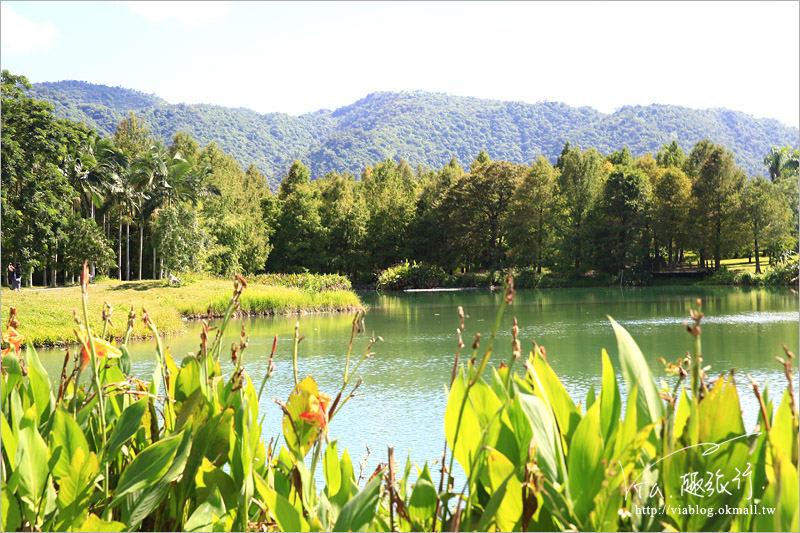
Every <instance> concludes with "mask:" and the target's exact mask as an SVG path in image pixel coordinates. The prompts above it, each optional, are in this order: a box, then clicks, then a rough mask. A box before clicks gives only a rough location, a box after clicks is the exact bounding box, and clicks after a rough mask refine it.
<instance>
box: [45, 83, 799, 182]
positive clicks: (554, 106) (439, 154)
mask: <svg viewBox="0 0 800 533" xmlns="http://www.w3.org/2000/svg"><path fill="white" fill-rule="evenodd" d="M31 95H32V96H34V97H36V98H40V99H43V100H47V101H49V102H51V103H52V104H53V105H54V111H55V114H56V115H57V116H58V117H61V118H68V119H70V120H74V121H77V122H84V123H86V124H87V125H89V126H91V127H93V128H95V129H96V130H97V131H98V132H100V133H101V134H104V135H110V134H112V133H113V131H114V129H115V128H116V124H118V123H119V121H120V120H122V119H123V118H124V117H125V116H127V114H128V112H129V111H131V110H132V111H134V112H135V113H136V114H137V115H138V116H140V117H141V118H143V119H144V121H145V123H146V124H147V126H148V127H149V128H150V131H151V132H152V133H153V134H154V135H156V136H157V137H160V138H161V139H163V140H164V141H166V142H169V140H171V138H172V136H173V135H174V134H175V133H176V132H179V131H182V132H186V133H188V134H190V135H191V136H192V137H194V138H195V139H196V140H197V141H198V142H199V143H201V144H202V145H205V144H207V143H209V142H212V141H214V142H216V143H217V144H218V145H220V146H221V147H222V148H223V149H224V150H225V151H226V152H228V153H230V154H231V155H233V156H234V157H235V158H236V159H237V161H239V163H240V164H241V165H242V166H243V167H247V166H248V165H249V164H251V163H255V164H256V165H257V166H258V167H259V168H260V169H261V170H262V172H264V174H265V175H266V176H267V177H268V179H269V182H270V185H271V186H272V187H273V189H274V188H275V186H276V185H277V184H278V183H279V182H280V180H281V178H282V176H283V175H284V174H285V173H286V171H287V170H288V168H289V166H290V165H291V162H292V160H293V159H300V160H301V161H303V162H304V163H305V164H307V165H309V166H310V167H311V171H312V176H313V177H315V178H317V177H320V176H323V175H325V174H326V173H327V172H330V171H333V170H336V171H340V172H341V171H345V170H347V171H350V172H352V173H354V174H356V175H359V174H360V173H361V171H362V170H363V168H364V167H365V166H366V165H367V164H374V163H376V162H377V161H380V160H383V159H386V158H394V159H400V158H405V159H406V160H407V161H409V163H410V164H411V165H412V166H416V165H422V166H424V167H428V168H438V167H441V166H442V165H444V164H446V163H447V162H448V161H449V160H450V158H451V157H453V156H455V157H457V158H458V160H459V161H460V162H461V163H462V164H464V165H465V166H466V165H467V164H468V163H469V162H470V161H472V159H474V157H475V156H476V155H477V154H478V152H480V150H481V149H485V150H486V151H487V152H488V153H489V155H490V156H491V157H492V158H493V159H504V160H509V161H513V162H517V163H531V162H532V161H533V160H534V159H535V158H536V157H538V156H539V155H544V156H545V157H547V158H548V159H550V160H551V161H555V159H556V158H557V157H558V154H559V153H560V151H561V148H562V147H563V146H564V143H565V142H566V141H567V140H569V141H570V142H571V143H573V144H577V145H578V146H580V147H581V148H589V147H596V148H597V149H598V150H600V152H601V153H603V154H608V153H610V152H612V151H614V150H618V149H620V148H621V147H622V146H627V147H628V149H629V150H630V151H631V153H632V154H634V155H642V154H644V153H646V152H652V153H654V152H656V151H658V149H659V148H660V147H661V146H662V145H664V144H668V143H669V142H671V141H672V140H673V139H677V140H678V143H679V144H680V145H681V147H682V148H683V149H684V151H686V152H687V153H688V151H689V150H691V148H692V146H693V145H694V144H695V143H696V142H697V141H699V140H701V139H705V138H708V139H711V140H712V141H713V142H715V143H719V144H722V145H724V146H726V147H727V148H730V149H731V150H732V151H733V152H734V153H735V154H736V159H737V162H738V164H739V165H740V166H741V167H742V168H743V169H744V170H745V171H746V172H747V173H748V174H750V175H758V174H762V175H763V174H764V173H765V169H764V166H763V163H762V161H763V159H764V156H765V155H766V153H767V152H768V151H769V149H770V147H771V146H773V145H780V146H785V145H791V146H797V145H798V135H799V133H798V129H797V128H792V127H789V126H786V125H784V124H782V123H780V122H779V121H777V120H774V119H758V118H755V117H753V116H751V115H747V114H745V113H741V112H738V111H731V110H727V109H704V110H697V109H689V108H685V107H679V106H671V105H655V104H654V105H649V106H625V107H623V108H621V109H619V110H617V111H616V112H614V113H612V114H605V113H600V112H599V111H596V110H595V109H593V108H590V107H580V108H575V107H571V106H568V105H566V104H562V103H558V102H540V103H537V104H526V103H522V102H503V101H497V100H486V99H480V98H472V97H460V96H451V95H446V94H441V93H429V92H422V91H415V92H378V93H372V94H370V95H368V96H366V97H365V98H362V99H361V100H358V101H357V102H354V103H353V104H351V105H348V106H345V107H341V108H339V109H337V110H335V111H329V110H320V111H317V112H315V113H308V114H305V115H301V116H292V115H287V114H283V113H269V114H260V113H256V112H255V111H252V110H249V109H243V108H227V107H221V106H213V105H187V104H169V103H168V102H166V101H165V100H163V99H161V98H159V97H157V96H155V95H147V94H144V93H141V92H138V91H133V90H129V89H124V88H119V87H113V88H112V87H107V86H105V85H97V84H91V83H85V82H78V81H63V82H49V83H37V84H34V87H33V89H32V90H31Z"/></svg>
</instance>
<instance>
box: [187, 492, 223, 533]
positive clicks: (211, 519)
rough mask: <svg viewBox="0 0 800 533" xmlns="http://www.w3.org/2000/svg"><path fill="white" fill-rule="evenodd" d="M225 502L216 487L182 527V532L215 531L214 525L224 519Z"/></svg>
mask: <svg viewBox="0 0 800 533" xmlns="http://www.w3.org/2000/svg"><path fill="white" fill-rule="evenodd" d="M225 513H226V510H225V502H223V501H222V495H221V494H220V492H219V489H218V488H217V487H214V490H213V491H212V492H211V494H209V495H208V497H207V498H205V499H204V500H203V501H202V503H200V504H199V505H198V506H197V508H196V509H195V510H194V512H193V513H192V516H190V517H189V519H188V520H187V521H186V523H185V524H184V525H183V530H184V531H215V528H214V526H215V524H218V523H219V522H220V520H222V519H224V517H225Z"/></svg>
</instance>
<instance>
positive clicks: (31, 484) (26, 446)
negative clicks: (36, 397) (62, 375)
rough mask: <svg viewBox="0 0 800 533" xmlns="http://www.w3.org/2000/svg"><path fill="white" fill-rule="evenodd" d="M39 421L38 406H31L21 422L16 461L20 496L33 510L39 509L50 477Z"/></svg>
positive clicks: (45, 447) (45, 445) (45, 446)
mask: <svg viewBox="0 0 800 533" xmlns="http://www.w3.org/2000/svg"><path fill="white" fill-rule="evenodd" d="M37 420H38V415H37V412H36V406H31V407H30V408H29V409H28V410H27V411H25V414H24V415H23V417H22V420H21V421H20V425H19V445H18V447H17V457H16V461H15V462H16V469H15V471H16V472H17V473H18V474H19V486H18V490H19V496H20V498H22V500H23V501H25V502H27V503H28V505H30V506H31V509H37V508H38V503H39V500H40V499H41V497H42V494H43V492H44V484H45V482H46V481H47V476H48V475H49V471H48V468H47V462H48V460H49V457H48V452H47V444H45V442H44V439H43V438H42V436H41V435H40V434H39V430H38V429H37V425H38V424H37Z"/></svg>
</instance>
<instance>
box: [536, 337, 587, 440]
mask: <svg viewBox="0 0 800 533" xmlns="http://www.w3.org/2000/svg"><path fill="white" fill-rule="evenodd" d="M528 370H529V372H528V375H529V377H530V379H531V380H532V381H533V384H534V393H535V394H536V395H537V396H539V397H540V398H541V399H542V400H543V401H544V402H545V405H547V406H549V408H550V409H552V411H553V415H554V416H555V419H556V422H557V423H558V429H559V432H560V434H561V435H563V437H564V443H565V444H566V448H565V451H568V450H569V446H570V444H569V443H570V441H571V440H572V434H573V433H574V432H575V428H577V427H578V423H579V422H580V421H581V412H580V410H579V409H578V408H577V407H576V406H575V404H574V403H573V401H572V398H571V397H570V395H569V393H568V392H567V389H565V388H564V384H563V383H561V380H560V379H558V376H557V375H556V373H555V372H554V371H553V369H552V368H551V367H550V365H549V364H547V361H545V359H544V357H542V355H541V353H540V352H539V350H538V349H537V350H536V351H535V352H534V353H533V354H532V356H530V357H529V358H528Z"/></svg>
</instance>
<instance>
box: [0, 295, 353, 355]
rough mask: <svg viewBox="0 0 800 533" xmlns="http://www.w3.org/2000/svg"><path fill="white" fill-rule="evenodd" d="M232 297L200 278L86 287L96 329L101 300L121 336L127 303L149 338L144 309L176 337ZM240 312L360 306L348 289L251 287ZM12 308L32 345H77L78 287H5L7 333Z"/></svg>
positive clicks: (138, 332) (160, 327)
mask: <svg viewBox="0 0 800 533" xmlns="http://www.w3.org/2000/svg"><path fill="white" fill-rule="evenodd" d="M232 294H233V282H232V281H228V280H218V279H198V280H196V281H192V282H190V283H188V284H184V285H183V286H181V287H169V286H167V282H166V281H165V280H160V281H150V280H148V281H130V282H121V281H102V282H98V283H96V284H92V285H91V286H90V287H89V319H90V321H91V326H92V328H93V329H95V330H96V331H101V330H102V322H101V311H102V307H103V302H108V303H109V304H111V306H112V307H113V308H114V312H113V314H112V317H111V320H112V322H113V323H114V326H113V327H110V329H109V331H110V332H111V334H112V335H114V336H115V337H117V338H121V337H122V335H123V334H124V333H125V329H126V327H127V317H128V311H129V310H130V308H131V305H133V306H134V308H135V310H136V315H137V318H136V328H135V329H134V335H136V336H138V337H146V336H148V333H149V330H147V329H146V328H145V327H144V324H143V323H142V320H141V318H142V307H145V308H146V309H147V311H148V313H149V314H150V316H151V317H152V318H153V321H154V322H155V324H156V326H157V327H158V330H159V332H161V333H163V334H176V333H180V332H182V331H183V330H184V320H183V317H186V316H198V315H205V314H206V312H207V310H208V307H209V305H213V308H214V312H215V313H218V314H221V313H223V312H224V311H225V308H226V307H227V305H228V302H229V301H230V299H231V296H232ZM240 304H241V310H242V311H244V312H246V313H250V314H282V313H298V312H315V311H340V310H347V309H351V308H356V307H360V306H361V302H360V300H359V299H358V296H356V294H355V293H353V292H352V291H347V290H336V291H322V292H317V291H313V292H312V291H303V290H300V289H296V288H287V287H276V286H268V285H262V284H257V283H250V284H249V285H248V287H247V289H245V290H244V292H243V293H242V296H241V297H240ZM11 306H13V307H16V308H17V311H18V314H19V321H20V328H19V332H20V333H21V334H23V335H25V339H26V341H27V340H32V341H33V342H34V344H36V345H45V344H57V343H62V342H65V341H66V342H70V343H73V342H75V334H74V333H73V329H74V328H75V320H74V318H73V316H72V310H73V309H77V310H78V316H80V317H81V318H82V317H83V309H82V307H81V291H80V287H79V286H74V287H65V288H57V289H36V288H33V289H28V288H23V289H22V292H20V293H16V292H12V291H11V290H8V289H6V288H4V289H3V298H2V322H0V326H2V328H3V331H5V325H6V321H7V320H8V308H9V307H11Z"/></svg>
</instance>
